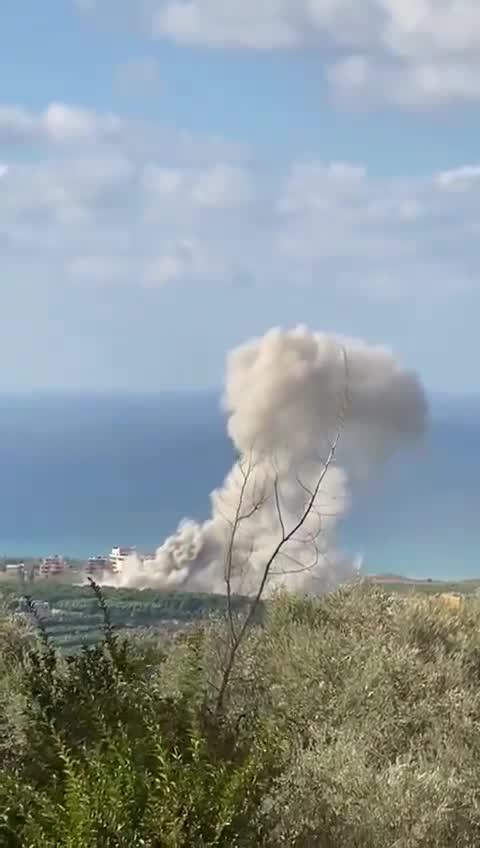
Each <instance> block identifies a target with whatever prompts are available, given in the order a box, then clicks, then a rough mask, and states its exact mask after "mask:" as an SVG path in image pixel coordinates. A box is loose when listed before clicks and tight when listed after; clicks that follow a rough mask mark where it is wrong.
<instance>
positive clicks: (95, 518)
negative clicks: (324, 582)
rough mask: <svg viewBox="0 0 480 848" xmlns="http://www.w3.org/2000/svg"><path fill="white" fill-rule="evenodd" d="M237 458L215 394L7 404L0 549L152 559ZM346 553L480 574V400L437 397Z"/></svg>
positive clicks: (0, 407)
mask: <svg viewBox="0 0 480 848" xmlns="http://www.w3.org/2000/svg"><path fill="white" fill-rule="evenodd" d="M231 461H232V448H231V445H230V444H229V442H228V439H227V437H226V434H225V422H224V420H223V417H222V414H221V413H220V411H219V404H218V397H216V396H215V395H213V394H190V395H188V394H183V395H175V394H162V395H158V396H136V395H128V396H123V395H122V396H120V395H114V396H113V395H74V394H72V395H61V396H60V395H32V396H28V397H26V396H6V395H4V396H1V397H0V475H1V476H0V480H1V486H0V554H3V555H11V556H28V555H44V554H50V553H62V554H65V555H68V556H73V557H86V556H90V555H92V554H99V553H103V552H107V551H109V550H110V548H111V547H112V545H117V544H118V545H136V546H137V547H138V548H139V549H140V550H145V551H149V550H151V549H154V548H155V547H157V546H158V545H159V544H160V543H161V542H162V540H163V539H164V538H165V537H166V536H167V535H169V534H171V533H172V532H173V531H174V530H175V528H176V526H177V524H178V522H179V521H180V519H182V518H183V517H186V516H188V517H192V518H197V519H204V518H206V517H207V516H208V513H209V506H210V503H209V492H210V491H211V490H212V489H213V488H214V487H216V486H218V485H219V484H220V483H221V482H222V480H223V478H224V475H225V472H226V471H227V469H228V468H229V466H230V464H231ZM341 542H342V546H343V547H344V548H345V549H346V550H347V551H349V552H352V553H361V554H363V555H364V557H365V569H366V570H368V571H370V572H385V571H389V572H396V573H402V574H405V575H407V576H411V577H434V578H435V577H436V578H440V577H441V578H448V579H453V578H455V579H460V578H471V577H480V399H458V398H457V399H455V398H450V399H449V398H435V399H433V400H432V425H431V430H430V433H429V435H428V437H427V439H426V440H425V443H424V444H422V445H421V446H419V447H417V448H415V449H414V450H409V451H403V452H402V453H401V454H400V455H399V456H397V457H396V459H395V460H394V461H391V462H390V463H388V465H387V466H386V467H385V469H384V470H383V472H382V473H381V474H380V475H379V476H378V477H377V478H375V480H373V481H371V482H370V483H369V484H368V486H367V488H366V489H363V490H362V492H361V493H360V496H359V497H358V498H357V501H356V504H355V505H354V507H353V509H352V512H351V514H350V515H349V516H348V518H347V519H346V521H345V523H344V525H343V526H342V528H341Z"/></svg>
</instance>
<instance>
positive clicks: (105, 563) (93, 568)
mask: <svg viewBox="0 0 480 848" xmlns="http://www.w3.org/2000/svg"><path fill="white" fill-rule="evenodd" d="M85 572H86V574H88V575H89V576H90V577H93V578H95V577H100V578H102V577H103V575H104V574H105V573H107V574H112V573H113V565H112V562H111V561H110V557H105V556H95V557H90V559H89V560H88V562H87V566H86V568H85Z"/></svg>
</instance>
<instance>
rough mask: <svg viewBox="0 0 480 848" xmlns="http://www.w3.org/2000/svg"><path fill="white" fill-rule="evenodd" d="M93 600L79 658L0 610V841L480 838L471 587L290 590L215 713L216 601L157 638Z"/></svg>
mask: <svg viewBox="0 0 480 848" xmlns="http://www.w3.org/2000/svg"><path fill="white" fill-rule="evenodd" d="M93 600H94V601H95V602H96V603H97V604H98V605H99V608H100V611H101V614H102V620H103V631H102V632H103V635H102V640H101V642H100V643H99V644H98V645H96V646H94V647H90V648H85V649H84V650H82V651H81V652H80V653H78V654H77V655H75V656H69V657H66V656H65V655H64V654H59V653H58V652H57V650H56V649H55V647H54V646H53V645H52V644H51V642H50V639H49V636H48V634H47V633H46V632H45V631H44V630H42V625H41V621H40V623H38V622H37V624H35V615H33V624H32V625H29V624H27V622H26V620H25V618H21V619H16V618H13V619H12V617H11V615H9V614H8V611H5V613H4V614H3V617H2V620H1V625H0V626H1V637H0V745H1V748H2V751H1V754H2V757H1V767H0V845H1V846H3V845H5V846H12V848H20V846H21V848H54V846H55V848H63V846H65V848H67V846H68V848H97V846H99V847H100V848H110V847H111V848H114V847H115V848H140V846H142V848H157V846H158V848H160V846H161V847H162V848H163V846H175V847H176V846H178V847H179V848H180V846H198V848H202V846H205V848H206V846H225V847H226V846H238V848H240V846H268V848H270V847H271V848H277V846H278V847H279V846H293V848H295V846H298V848H302V847H303V846H305V848H306V846H319V848H403V846H405V848H420V847H421V848H433V847H434V846H438V848H445V846H458V848H467V846H468V848H474V846H478V845H479V844H480V804H479V800H480V797H479V793H480V789H479V787H480V780H479V778H480V766H479V762H480V686H479V682H480V629H479V627H478V619H479V613H480V602H479V601H478V600H477V599H476V598H474V597H471V598H468V597H467V598H466V599H465V602H464V604H463V605H461V606H458V607H456V608H453V607H452V606H450V605H448V604H445V603H439V602H438V601H437V599H435V598H430V597H421V596H414V597H412V598H401V597H398V596H395V595H391V594H387V593H386V592H384V591H382V590H381V589H379V588H378V587H372V586H371V585H368V584H361V585H357V586H352V587H350V588H348V589H344V590H342V591H339V592H337V593H334V594H330V595H326V596H324V597H322V598H320V599H311V600H309V599H302V600H299V599H295V598H293V597H291V596H283V595H280V596H279V597H278V598H276V599H275V600H273V601H272V602H269V603H268V604H267V605H266V607H265V614H264V616H263V620H262V622H261V623H257V624H255V625H254V626H252V627H251V628H250V629H249V630H248V633H247V636H246V639H245V640H244V641H243V642H242V644H241V647H240V649H239V650H238V652H237V655H236V658H235V663H234V667H233V672H232V674H231V676H230V678H229V685H228V687H227V690H226V693H225V697H224V699H223V701H222V703H221V705H220V707H219V704H218V691H219V688H220V687H221V684H222V680H223V678H224V674H225V664H226V662H227V661H228V655H229V628H230V626H231V622H228V621H226V620H225V618H224V617H223V615H222V614H221V613H219V614H218V615H216V616H213V617H211V618H210V619H209V620H208V621H205V622H203V623H202V622H200V623H198V624H197V625H196V626H194V627H192V628H191V629H190V630H189V632H187V633H183V634H180V635H179V636H178V637H177V638H176V639H175V640H173V642H172V643H171V644H170V645H169V646H168V647H165V646H163V647H162V646H161V645H160V643H159V641H158V638H157V637H156V636H155V635H151V634H150V633H149V634H145V635H143V636H130V637H126V638H125V637H124V636H122V634H118V633H116V632H115V629H114V628H113V625H112V622H111V620H110V616H109V612H108V603H107V604H106V602H105V599H104V598H103V597H102V595H101V593H99V592H98V590H96V597H95V598H93ZM241 615H242V611H241V610H240V611H238V612H237V613H236V617H237V616H240V617H241ZM236 621H237V618H236V619H235V622H236ZM33 625H35V627H34V626H33ZM237 626H238V624H237ZM39 628H40V629H39Z"/></svg>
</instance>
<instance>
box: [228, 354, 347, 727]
mask: <svg viewBox="0 0 480 848" xmlns="http://www.w3.org/2000/svg"><path fill="white" fill-rule="evenodd" d="M341 354H342V358H343V364H344V369H345V386H344V400H343V403H342V406H341V409H340V411H339V413H338V416H337V430H336V433H335V436H334V438H333V441H332V442H331V444H330V450H329V453H328V456H327V458H326V460H325V462H324V463H323V468H322V471H321V472H320V474H319V475H318V477H317V480H316V482H315V486H314V487H313V488H312V489H311V490H310V489H308V487H305V486H302V483H301V482H300V481H299V483H300V485H301V486H302V488H303V489H304V491H305V493H306V494H307V502H306V504H305V506H304V508H303V510H302V511H301V515H300V517H299V519H298V520H297V521H296V522H295V523H294V525H293V526H292V527H291V529H290V530H288V531H287V529H286V526H285V522H284V516H283V513H282V508H281V501H280V494H279V485H278V479H279V475H278V474H277V475H276V477H275V482H274V487H273V490H274V497H275V506H276V510H277V514H278V518H279V523H280V527H281V531H282V532H281V538H280V540H279V541H278V542H277V544H276V545H275V546H274V548H273V550H272V551H271V553H270V555H269V556H268V558H267V560H266V563H265V565H264V566H263V571H262V577H261V580H260V583H259V586H258V588H257V591H256V593H255V595H254V597H253V600H252V603H251V605H250V609H249V611H248V613H247V615H246V617H245V619H244V621H243V624H242V625H241V627H240V630H239V631H238V632H237V631H236V629H235V626H234V622H233V612H232V605H231V577H232V566H233V550H234V544H235V538H236V534H237V531H238V527H239V522H240V520H243V519H241V509H242V503H243V498H244V495H245V489H246V485H247V480H248V476H247V475H245V476H244V483H243V485H242V487H241V492H240V498H239V504H238V507H237V512H236V517H235V519H234V525H233V529H232V534H231V539H230V544H229V548H228V551H227V561H226V581H227V596H228V611H229V613H228V614H229V622H230V632H231V648H230V653H229V656H228V658H227V662H226V666H225V669H224V673H223V678H222V682H221V686H220V691H219V693H218V698H217V702H216V711H217V713H220V712H221V711H222V710H223V705H224V698H225V693H226V690H227V687H228V684H229V681H230V677H231V674H232V671H233V668H234V664H235V660H236V656H237V653H238V650H239V648H240V646H241V644H242V642H243V639H244V637H245V634H246V633H247V631H248V629H249V627H250V625H251V624H252V622H253V620H254V617H255V615H256V612H257V609H258V606H259V604H260V601H261V598H262V596H263V593H264V591H265V586H266V584H267V580H268V578H269V577H270V575H271V572H272V567H273V565H274V563H275V561H276V560H277V558H278V557H279V556H280V555H282V556H285V552H284V548H285V547H286V546H287V545H288V543H289V542H291V541H292V540H294V537H295V536H296V534H297V533H298V531H299V530H300V529H301V528H302V527H303V526H304V524H305V522H306V521H307V519H308V517H309V516H310V515H311V514H314V515H315V514H317V512H316V502H317V498H318V495H319V492H320V489H321V487H322V485H323V482H324V480H325V478H326V476H327V474H328V472H329V470H330V468H331V467H332V465H333V464H334V462H335V455H336V451H337V447H338V443H339V441H340V436H341V433H342V432H343V428H344V424H345V416H346V410H347V405H348V403H349V371H348V359H347V354H346V350H345V348H344V347H343V346H342V347H341ZM242 471H243V469H242ZM242 476H243V474H242ZM297 480H298V477H297ZM320 523H321V522H320ZM319 532H320V531H319ZM315 538H317V536H316V537H315ZM313 541H314V540H312V542H310V543H311V544H313ZM317 555H318V551H317ZM286 556H287V558H288V556H289V555H288V553H287V554H286ZM317 561H318V560H317ZM301 567H302V568H303V565H302V566H301ZM310 568H311V566H310ZM305 570H306V567H305ZM295 573H299V572H295Z"/></svg>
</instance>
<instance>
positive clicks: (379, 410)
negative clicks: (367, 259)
mask: <svg viewBox="0 0 480 848" xmlns="http://www.w3.org/2000/svg"><path fill="white" fill-rule="evenodd" d="M223 404H224V408H225V411H226V413H227V419H228V433H229V436H230V438H231V439H232V441H233V444H234V446H235V449H236V452H237V457H238V458H237V461H236V462H235V464H234V465H233V468H232V469H231V471H230V472H229V474H228V475H227V478H226V479H225V481H224V483H223V485H222V486H221V488H219V489H218V490H216V491H214V492H213V493H212V494H211V496H210V497H211V517H210V519H209V520H208V521H206V522H205V523H204V524H199V523H196V522H194V521H188V520H186V521H184V522H182V523H181V524H180V526H179V527H178V529H177V531H176V533H175V534H174V535H173V536H171V537H170V538H168V539H167V540H166V541H165V542H164V543H163V544H162V546H161V547H160V548H158V550H157V552H156V555H155V558H154V559H151V560H148V561H145V562H142V561H140V559H138V558H136V557H131V558H130V559H128V560H126V561H125V563H124V564H123V567H122V570H121V572H120V573H119V574H117V575H116V576H115V577H114V578H111V580H112V579H113V581H114V582H115V584H116V585H120V586H131V587H137V588H147V587H155V588H159V589H181V590H183V591H208V592H219V593H223V592H225V591H226V574H228V575H230V578H231V588H232V592H237V593H242V594H252V593H254V592H255V591H256V590H257V588H258V586H259V583H260V581H261V579H262V576H263V574H264V570H265V565H266V563H267V562H268V561H269V558H270V557H271V555H272V553H273V552H274V551H275V550H276V548H277V546H278V545H279V542H280V540H281V539H282V538H284V537H286V536H289V534H290V533H291V532H292V530H293V529H294V528H295V527H296V525H297V524H298V523H299V521H300V520H301V519H302V517H304V516H305V514H306V513H307V512H308V515H306V517H305V520H304V521H303V523H302V526H301V527H300V528H299V529H298V531H297V532H295V533H294V534H293V536H292V538H289V539H288V541H287V542H286V543H284V544H283V546H280V548H281V549H280V551H279V553H278V555H277V556H276V557H275V560H274V562H273V565H272V568H271V573H270V576H269V579H268V582H267V584H266V590H267V591H270V592H271V591H272V590H274V589H276V588H278V587H280V586H283V587H286V588H288V589H290V590H292V591H298V592H309V591H322V590H325V589H328V588H333V587H335V586H336V585H338V584H339V583H341V582H342V581H344V580H345V579H348V578H349V577H350V576H352V575H354V574H355V572H356V570H357V569H358V567H359V561H358V559H357V560H353V561H352V560H351V559H349V558H347V557H345V556H342V554H341V552H339V551H338V550H337V548H336V532H335V531H336V527H337V525H338V521H339V519H340V518H341V517H342V516H343V515H344V514H345V512H346V510H347V509H348V506H349V483H350V482H351V481H352V480H354V479H364V478H366V477H367V476H369V475H371V474H372V472H374V471H375V469H376V468H378V466H379V465H380V464H381V463H382V462H384V461H385V459H387V458H388V457H389V456H390V455H391V454H392V453H393V452H395V450H397V449H398V448H399V447H401V446H402V445H403V444H405V443H408V441H409V440H412V439H415V438H416V437H419V436H421V435H422V433H423V432H424V430H425V428H426V422H427V404H426V399H425V395H424V392H423V390H422V387H421V385H420V383H419V382H418V380H417V378H416V377H415V375H414V374H412V373H411V372H409V371H406V370H404V369H403V368H402V367H401V366H400V365H399V364H398V362H397V361H396V359H395V358H394V356H393V355H392V354H391V353H390V351H388V350H386V349H384V348H380V347H371V346H369V345H367V344H366V343H364V342H362V341H358V340H352V339H346V338H337V337H334V336H329V335H323V334H318V333H313V332H310V331H308V330H307V329H306V328H304V327H298V328H295V329H293V330H290V331H281V330H279V329H273V330H271V331H269V332H268V333H267V334H266V335H265V336H264V337H263V338H260V339H255V340H253V341H250V342H248V343H246V344H244V345H242V346H241V347H239V348H238V349H236V350H234V351H233V352H232V353H230V355H229V356H228V359H227V367H226V381H225V394H224V398H223ZM335 445H336V450H334V451H332V447H333V446H335ZM332 453H333V456H332ZM329 457H330V461H329ZM320 480H321V485H320V486H319V490H318V494H317V495H316V497H315V498H314V499H313V498H312V495H314V494H315V490H316V487H317V485H318V483H319V481H320ZM312 500H314V502H313V505H312V508H311V509H310V510H309V511H308V508H309V505H310V504H311V502H312ZM110 582H111V581H110Z"/></svg>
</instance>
